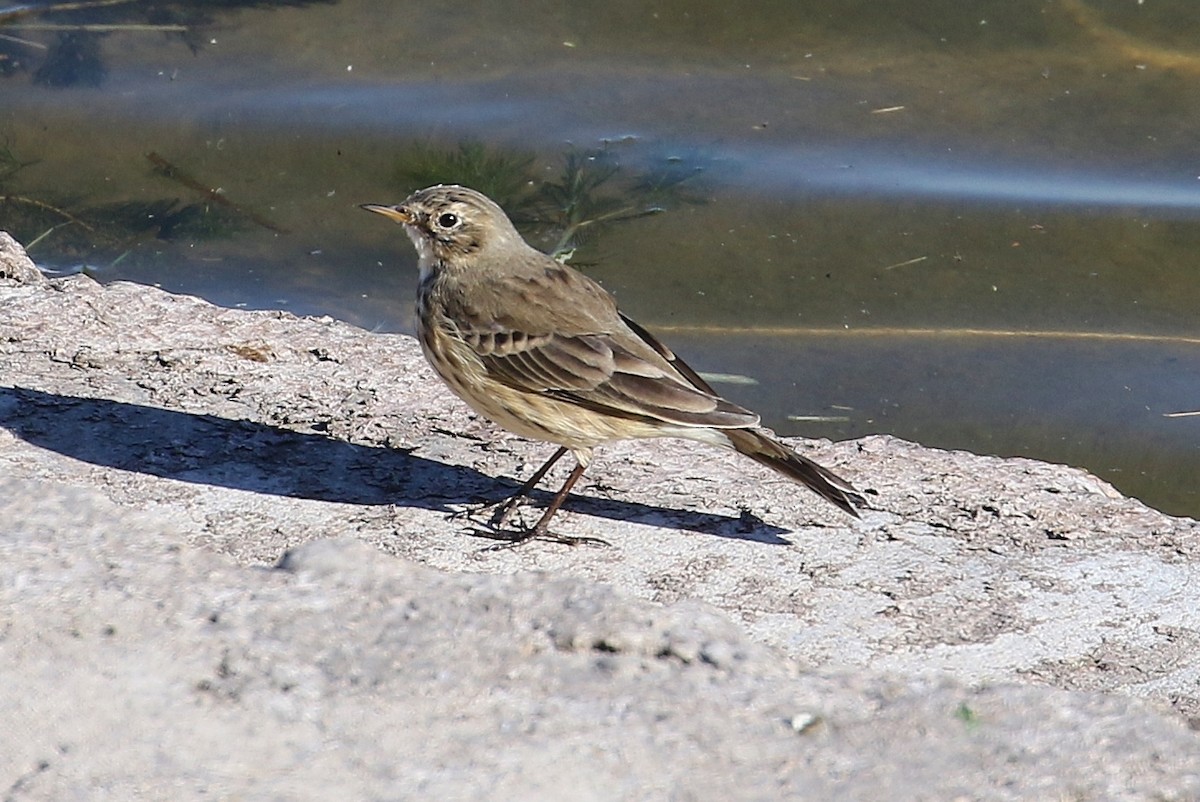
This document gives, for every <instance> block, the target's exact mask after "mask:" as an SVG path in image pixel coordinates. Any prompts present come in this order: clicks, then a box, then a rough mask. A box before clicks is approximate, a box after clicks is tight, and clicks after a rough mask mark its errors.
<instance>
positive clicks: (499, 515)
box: [488, 446, 567, 527]
mask: <svg viewBox="0 0 1200 802" xmlns="http://www.w3.org/2000/svg"><path fill="white" fill-rule="evenodd" d="M566 453H567V447H566V446H563V447H561V448H559V449H558V451H555V452H554V454H553V455H552V456H551V457H550V459H548V460H546V464H544V465H543V466H542V467H540V468H538V469H537V470H536V471H534V472H533V476H530V477H529V479H527V480H526V481H525V484H523V485H521V486H520V487H519V488H517V492H515V493H513V494H512V495H511V496H509V497H508V498H506V499H504V501H501V502H500V504H499V506H497V507H496V511H495V512H493V513H492V517H491V518H490V519H489V520H488V523H490V524H491V525H492V526H495V527H501V526H504V522H505V521H507V520H508V516H510V515H512V511H513V510H515V509H516V508H517V506H518V505H520V503H521V500H522V499H524V498H526V497H527V496H528V495H529V494H530V493H531V492H533V489H534V488H535V487H537V486H538V482H540V481H542V479H543V478H544V477H545V476H546V473H547V472H548V471H549V470H550V469H551V468H553V467H554V463H556V462H558V461H559V460H560V459H562V458H563V455H564V454H566ZM559 503H560V504H561V502H559Z"/></svg>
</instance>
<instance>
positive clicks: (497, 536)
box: [467, 526, 612, 552]
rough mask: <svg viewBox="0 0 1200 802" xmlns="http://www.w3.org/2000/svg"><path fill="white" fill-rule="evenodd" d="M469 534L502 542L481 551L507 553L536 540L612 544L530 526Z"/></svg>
mask: <svg viewBox="0 0 1200 802" xmlns="http://www.w3.org/2000/svg"><path fill="white" fill-rule="evenodd" d="M467 532H468V534H472V535H475V536H476V537H484V538H488V539H489V540H498V541H501V542H499V543H497V544H495V545H494V546H487V547H485V548H483V549H480V551H483V552H488V551H505V550H506V549H515V548H518V547H520V546H524V545H525V544H526V543H532V542H533V541H535V540H541V541H545V542H547V543H561V544H562V545H564V546H572V547H574V546H609V547H611V546H612V544H611V543H609V542H608V541H607V540H604V539H603V538H599V537H587V536H585V535H560V534H558V533H557V532H551V531H550V530H549V529H547V528H545V527H543V526H529V527H522V528H520V529H509V530H504V529H501V528H499V527H498V526H495V527H492V528H489V529H481V528H478V527H476V528H473V529H468V530H467Z"/></svg>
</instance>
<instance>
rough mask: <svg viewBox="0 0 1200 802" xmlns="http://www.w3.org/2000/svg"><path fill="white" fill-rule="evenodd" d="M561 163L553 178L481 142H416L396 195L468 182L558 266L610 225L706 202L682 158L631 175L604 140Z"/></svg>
mask: <svg viewBox="0 0 1200 802" xmlns="http://www.w3.org/2000/svg"><path fill="white" fill-rule="evenodd" d="M562 160H563V166H562V168H561V170H559V171H558V172H557V173H556V174H554V175H553V176H552V177H551V178H545V177H544V176H545V175H546V173H547V170H546V169H539V167H538V159H537V157H535V156H534V155H532V154H529V153H522V152H507V151H499V150H489V149H488V148H487V147H485V146H484V145H482V144H480V143H476V142H468V143H461V144H459V146H458V147H457V148H456V149H453V150H446V149H442V148H438V147H436V146H431V145H429V144H418V145H414V146H412V147H411V148H409V149H408V150H406V151H405V152H404V153H403V154H402V155H401V156H400V157H399V158H398V160H397V164H396V168H395V171H394V177H395V182H396V184H397V185H398V191H399V192H403V193H407V192H409V191H412V190H414V189H417V188H420V187H423V186H429V185H432V184H463V185H465V186H469V187H472V188H473V189H477V190H479V191H480V192H482V193H484V194H485V195H487V196H489V197H491V198H492V199H494V200H495V201H496V202H497V203H499V204H500V205H501V206H502V207H504V209H505V211H506V212H507V213H508V215H509V217H510V218H511V219H512V221H513V223H514V224H515V225H516V226H517V227H518V228H520V229H522V231H523V233H525V234H526V235H527V236H528V237H529V238H530V239H531V240H533V241H535V242H538V243H540V245H541V246H542V247H543V248H544V249H545V250H546V251H547V252H548V253H550V254H551V255H553V256H554V257H555V258H556V259H559V260H560V261H569V260H572V259H573V257H574V256H575V253H576V251H577V250H578V249H579V248H581V247H584V246H585V245H587V244H589V243H591V242H592V241H594V239H595V238H596V237H598V236H599V235H600V234H601V233H603V232H604V231H605V230H606V229H608V228H609V227H611V226H613V225H616V224H618V223H625V222H630V221H633V220H638V219H640V218H643V217H648V216H650V215H653V214H658V213H659V212H662V211H665V210H666V209H668V208H670V207H671V206H674V205H678V204H680V203H702V202H704V201H703V198H701V197H700V196H698V195H695V194H689V192H688V191H687V188H685V186H684V183H685V182H688V181H689V180H690V179H693V178H694V177H695V176H697V175H699V174H700V173H701V172H702V171H703V168H701V167H698V166H695V165H694V164H691V163H690V160H688V159H684V158H682V157H672V158H668V159H665V160H664V161H663V162H662V163H660V164H655V165H653V166H652V167H651V168H650V169H646V170H631V169H629V168H627V167H626V166H625V165H624V164H623V163H622V160H621V158H620V156H619V153H618V144H616V143H612V142H603V143H601V144H600V145H599V146H597V147H593V148H588V149H578V148H570V149H569V150H567V151H566V153H565V154H563V156H562Z"/></svg>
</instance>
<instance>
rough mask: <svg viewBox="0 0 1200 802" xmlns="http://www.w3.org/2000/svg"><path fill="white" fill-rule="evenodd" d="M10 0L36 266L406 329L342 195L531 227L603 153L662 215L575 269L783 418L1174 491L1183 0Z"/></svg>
mask: <svg viewBox="0 0 1200 802" xmlns="http://www.w3.org/2000/svg"><path fill="white" fill-rule="evenodd" d="M50 5H53V4H50ZM252 5H254V6H258V7H252V8H248V7H247V6H252ZM164 7H165V8H166V9H167V10H168V12H169V13H164V12H162V9H163V8H164ZM15 8H16V7H15V6H13V7H7V8H5V7H0V37H4V38H0V70H6V71H7V74H6V75H5V77H2V78H0V142H3V143H6V144H7V148H8V153H9V155H10V156H11V159H10V160H9V162H7V164H9V165H10V167H11V166H12V165H14V164H15V165H20V164H23V163H26V162H32V163H30V164H26V165H25V166H23V167H20V168H19V169H15V170H13V169H9V170H8V171H7V172H6V169H5V167H4V165H5V164H6V162H4V161H3V160H0V195H4V196H5V197H7V198H9V200H8V201H7V202H5V203H4V204H2V205H0V227H7V228H11V229H13V230H14V232H15V233H17V234H18V236H19V237H20V238H21V239H23V240H24V241H25V242H27V243H33V244H32V246H31V254H32V255H33V256H34V258H35V259H36V260H38V261H39V263H40V264H42V265H43V266H45V267H47V268H49V269H58V270H67V271H69V270H78V269H87V270H88V271H89V272H90V273H92V274H93V275H95V276H96V277H97V278H99V279H101V280H105V281H107V280H116V279H131V280H134V281H139V282H144V283H149V284H157V285H160V286H163V287H165V288H167V289H170V290H173V291H179V292H189V293H195V294H199V295H202V296H204V297H206V298H209V299H210V300H212V301H214V302H216V303H220V304H224V305H229V306H233V305H244V306H249V307H255V308H287V309H290V310H292V311H295V312H298V313H311V314H330V315H334V316H336V317H339V318H342V319H345V320H348V321H350V322H353V323H356V324H358V325H362V326H365V327H367V328H371V329H379V330H407V329H409V328H410V326H411V318H410V315H411V312H410V306H411V299H412V291H413V284H414V263H415V254H414V253H412V251H411V248H410V247H409V246H408V244H407V242H406V241H405V240H404V239H403V238H402V237H401V236H400V233H399V231H398V230H397V229H396V228H395V227H392V226H387V225H383V224H382V221H380V220H379V219H377V218H374V217H371V216H369V215H365V214H363V213H362V212H360V211H358V210H357V208H356V206H357V204H358V203H362V202H387V201H395V200H399V199H401V198H402V197H403V196H404V195H406V194H407V193H408V192H409V191H411V190H412V189H415V188H417V187H418V186H420V185H423V183H432V182H433V181H470V182H471V183H476V184H479V183H481V182H483V183H485V184H487V185H486V186H480V188H481V189H486V190H488V191H489V192H494V193H495V194H497V195H500V196H501V197H499V199H501V200H503V201H504V202H505V203H506V205H507V206H508V207H509V208H510V210H512V211H513V212H514V215H515V216H518V217H521V218H522V220H523V226H524V227H525V229H526V231H527V233H528V236H529V237H530V238H531V240H533V241H534V242H536V243H537V244H539V245H540V246H541V247H544V248H549V247H552V246H553V245H554V244H556V242H557V241H558V239H559V235H560V234H561V229H555V228H554V225H553V220H551V219H549V218H551V217H553V215H552V214H549V213H548V212H547V209H546V208H545V207H546V204H545V203H542V204H540V205H539V204H536V203H530V200H531V199H533V198H535V197H536V196H537V193H538V190H539V189H541V188H543V187H544V186H545V185H546V184H548V183H549V184H554V183H559V182H562V181H563V179H564V172H566V170H567V166H568V164H571V165H573V166H574V167H575V168H577V169H578V170H582V171H584V172H585V173H586V174H587V175H589V176H591V177H592V178H596V179H597V180H598V178H599V177H600V176H602V175H605V174H607V173H608V172H609V171H611V175H610V176H609V177H608V179H607V180H606V181H598V183H597V184H596V185H595V186H594V187H592V188H591V189H590V190H589V191H588V193H587V198H586V200H589V201H593V202H595V208H611V204H614V203H615V204H620V203H625V202H627V203H628V204H629V207H630V210H631V211H633V212H636V211H640V210H646V209H650V208H656V209H660V210H661V211H659V212H658V213H657V214H654V215H650V216H639V217H636V219H630V220H627V221H625V222H621V223H618V224H615V225H611V226H608V227H606V228H600V229H598V230H597V231H596V232H595V234H594V236H590V237H587V238H582V239H580V240H579V241H578V242H576V243H573V244H575V245H577V249H576V251H575V255H574V257H573V258H574V262H575V263H576V264H578V265H580V266H581V267H582V268H583V269H585V270H587V271H588V272H589V273H590V274H591V275H593V276H595V277H596V278H597V279H599V280H600V281H602V282H603V283H604V284H605V286H607V287H608V288H609V289H611V290H612V291H614V292H616V293H617V294H618V297H619V299H620V301H621V303H622V306H623V307H624V308H625V309H626V310H627V311H628V312H629V313H630V314H631V315H633V316H634V317H635V318H637V319H639V320H640V321H642V322H643V323H644V324H645V325H647V326H649V327H650V328H657V329H659V330H661V331H663V332H664V336H666V337H667V338H668V339H669V341H671V342H672V343H673V344H675V345H677V346H678V348H677V350H679V351H681V352H682V353H683V354H684V355H685V356H687V357H688V358H689V361H691V362H693V363H694V364H695V365H696V366H697V367H699V368H701V369H703V370H708V371H712V372H716V373H724V374H733V375H735V376H740V377H743V378H742V379H741V380H739V381H737V382H735V383H729V384H725V385H723V391H724V392H726V393H727V394H728V395H730V396H731V397H732V398H734V399H735V400H738V401H739V402H741V403H745V404H748V405H750V406H752V407H754V408H756V409H759V410H760V411H762V412H763V413H764V417H765V419H766V421H767V422H768V423H769V424H770V425H772V426H773V427H775V428H776V429H778V430H779V431H781V432H783V433H786V434H806V435H810V436H828V437H836V438H842V437H853V436H858V435H862V434H866V433H871V432H890V433H894V434H897V435H900V436H902V437H908V438H912V439H916V440H919V441H920V442H922V443H925V444H928V445H939V446H946V447H955V448H967V449H971V450H974V451H979V452H984V453H995V454H1003V455H1015V454H1020V455H1026V456H1031V457H1037V458H1041V459H1049V460H1056V461H1064V462H1069V463H1071V464H1076V465H1081V466H1083V467H1086V468H1088V469H1089V470H1092V471H1094V472H1096V473H1098V474H1100V475H1101V476H1104V477H1105V478H1107V479H1109V480H1110V481H1113V482H1114V483H1115V484H1116V485H1117V486H1118V487H1120V488H1121V489H1123V490H1125V491H1126V492H1130V493H1133V494H1135V495H1137V496H1138V497H1140V498H1142V499H1144V500H1145V501H1147V502H1148V503H1150V504H1153V505H1155V506H1157V507H1159V508H1161V509H1164V510H1166V511H1168V512H1173V513H1179V514H1190V515H1198V514H1200V495H1198V494H1197V491H1196V481H1197V474H1198V472H1200V417H1187V416H1171V417H1168V416H1169V415H1173V414H1174V413H1180V412H1188V411H1193V410H1197V409H1200V379H1198V378H1197V377H1198V376H1200V374H1198V373H1197V370H1196V368H1197V364H1196V362H1197V358H1196V356H1195V354H1196V353H1197V339H1196V338H1198V337H1200V331H1197V328H1198V327H1197V315H1196V311H1195V310H1196V309H1197V308H1200V271H1198V270H1197V267H1196V265H1197V256H1196V254H1197V247H1196V246H1197V245H1198V244H1200V225H1198V217H1200V215H1198V213H1200V161H1198V159H1197V151H1196V146H1195V132H1196V131H1197V130H1200V126H1198V123H1200V120H1198V119H1197V116H1198V112H1200V82H1198V81H1197V77H1198V73H1200V49H1197V50H1195V51H1194V52H1193V51H1192V50H1191V48H1192V43H1193V42H1195V41H1200V39H1198V38H1197V37H1196V35H1195V34H1198V33H1200V30H1198V28H1200V22H1198V21H1197V18H1196V15H1195V14H1194V10H1193V9H1192V6H1191V4H1190V2H1189V0H1177V1H1176V2H1169V1H1168V0H1157V1H1156V2H1153V3H1145V4H1137V3H1133V2H1125V1H1124V0H1122V1H1121V2H1117V0H1112V1H1111V2H1108V1H1106V0H1059V1H1058V2H1049V1H1048V0H1003V2H1001V1H1000V0H996V1H995V2H977V3H971V4H964V3H958V2H950V1H949V0H937V1H934V0H927V1H926V2H878V1H876V0H872V1H871V2H868V0H836V1H835V0H822V1H820V2H813V1H804V2H797V1H796V0H791V1H790V2H767V3H758V4H754V6H753V7H752V8H750V9H747V8H745V7H733V6H731V5H730V4H726V3H707V2H687V3H683V2H667V3H656V4H645V3H633V2H620V1H619V0H617V1H615V2H609V3H605V4H592V3H581V2H578V3H553V4H551V3H513V2H465V3H459V4H454V5H450V6H447V5H445V4H418V3H409V2H396V3H386V4H384V3H377V2H367V0H342V1H341V2H309V3H305V2H296V3H285V4H271V3H258V4H249V3H239V2H223V3H222V2H214V3H209V4H194V3H193V4H179V5H178V6H171V5H170V4H161V3H160V4H157V8H158V9H159V13H158V14H157V16H156V18H155V19H150V18H148V17H147V16H146V14H145V5H144V4H142V3H138V2H129V3H123V4H117V5H115V6H105V7H96V8H93V9H84V10H82V11H79V12H74V13H70V14H67V13H59V14H32V15H19V14H14V13H11V12H12V11H13V10H14V9H15ZM197 9H202V10H203V11H204V13H205V14H206V15H207V19H204V20H197V19H195V13H196V10H197ZM164 21H165V22H166V24H171V25H178V26H179V27H180V29H178V30H176V29H171V30H166V31H164V30H155V29H147V27H146V26H147V25H152V24H163V23H164ZM47 23H54V24H56V25H62V26H69V27H70V28H71V29H70V30H46V29H44V28H40V27H22V26H36V25H45V24H47ZM87 23H104V24H105V25H110V26H114V27H111V28H106V29H103V30H102V31H97V30H94V29H85V28H81V27H80V26H82V25H85V24H87ZM134 24H136V25H137V26H138V27H129V26H132V25H134ZM71 37H74V38H71ZM13 40H19V41H13ZM72 59H74V60H72ZM47 64H51V65H54V64H66V65H68V66H67V67H61V66H60V67H58V68H57V69H55V70H50V69H47ZM464 147H465V148H466V149H467V150H466V152H467V153H470V154H475V156H474V160H473V161H472V159H470V158H463V157H462V153H463V152H464V151H462V150H461V149H462V148H464ZM151 153H153V154H155V155H156V156H157V157H158V159H159V161H158V162H153V161H151V160H150V159H148V158H147V155H148V154H151ZM481 154H482V155H481ZM164 161H165V162H167V163H169V164H170V165H172V167H173V168H174V170H175V172H173V173H171V174H169V175H168V174H165V173H164V171H163V170H162V168H161V164H162V162H164ZM588 171H590V172H588ZM185 179H186V180H185ZM679 179H683V180H682V181H681V182H680V183H672V182H675V181H677V180H679ZM493 186H494V187H495V189H494V190H493V189H492V187H493ZM648 186H657V187H659V189H660V190H661V191H655V192H652V191H650V190H648V189H647V187H648ZM206 188H207V189H213V190H219V196H220V197H221V198H222V199H223V200H225V201H227V203H226V204H222V203H218V202H216V201H214V200H213V197H212V196H210V195H208V194H206V193H205V192H204V191H203V190H204V189H206ZM30 200H33V201H37V202H39V203H42V204H44V206H48V207H52V208H53V209H58V210H61V211H65V212H68V213H70V214H72V215H73V217H74V218H75V219H76V220H78V221H81V222H86V221H88V220H91V221H93V222H92V227H93V228H94V229H97V230H98V233H97V234H96V236H87V232H85V231H84V230H83V229H82V228H81V227H80V225H79V224H77V223H75V222H71V221H70V220H68V219H67V218H64V217H61V216H58V217H56V216H55V213H53V212H48V211H46V209H45V208H44V207H39V208H41V211H40V212H39V213H36V214H35V213H34V212H33V210H32V209H31V207H30V205H29V201H30ZM174 201H178V202H177V203H175V204H174V205H173V206H172V205H170V204H171V203H172V202H174ZM164 204H166V205H164ZM605 204H610V206H607V207H606V206H605ZM550 211H553V210H550ZM89 215H90V216H89ZM139 215H140V222H138V221H136V220H133V221H131V220H130V219H129V218H131V217H138V216H139ZM630 216H631V217H633V216H634V215H632V214H631V215H630ZM149 220H153V222H148V221H149ZM112 232H117V233H112ZM101 233H103V234H110V233H111V236H109V237H107V238H105V237H101V236H100V234H101ZM99 240H103V241H99ZM748 381H749V382H756V383H747V382H748ZM814 418H816V419H817V420H814ZM868 483H869V482H868Z"/></svg>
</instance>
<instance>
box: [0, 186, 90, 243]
mask: <svg viewBox="0 0 1200 802" xmlns="http://www.w3.org/2000/svg"><path fill="white" fill-rule="evenodd" d="M10 201H11V202H12V203H23V204H25V205H26V206H36V207H37V208H39V209H42V210H43V211H47V212H50V213H51V214H56V215H58V216H59V217H61V218H63V219H64V220H66V221H67V222H68V223H74V224H75V225H77V226H80V227H82V228H83V229H84V230H85V231H90V232H92V233H93V234H94V233H96V229H94V228H92V227H91V226H89V225H88V224H87V223H85V222H83V221H82V220H80V219H79V218H78V217H76V216H75V215H73V214H71V213H70V212H68V211H67V210H66V209H60V208H59V207H57V206H55V205H53V204H50V203H46V202H45V201H40V200H38V199H37V198H26V197H25V196H23V195H0V203H7V202H10ZM56 228H57V226H56ZM51 230H53V229H51ZM43 236H44V235H43Z"/></svg>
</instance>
